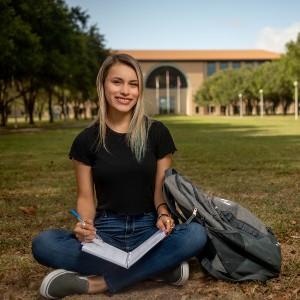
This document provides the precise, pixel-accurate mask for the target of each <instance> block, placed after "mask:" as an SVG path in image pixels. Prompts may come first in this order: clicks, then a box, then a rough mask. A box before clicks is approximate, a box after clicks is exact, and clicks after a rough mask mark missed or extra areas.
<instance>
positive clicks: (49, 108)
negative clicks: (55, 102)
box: [47, 88, 54, 123]
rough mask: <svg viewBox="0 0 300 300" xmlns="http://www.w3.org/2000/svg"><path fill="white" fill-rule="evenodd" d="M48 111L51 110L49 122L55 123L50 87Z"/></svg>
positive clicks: (49, 89)
mask: <svg viewBox="0 0 300 300" xmlns="http://www.w3.org/2000/svg"><path fill="white" fill-rule="evenodd" d="M47 91H48V111H49V122H50V123H54V118H53V111H52V89H51V88H48V89H47Z"/></svg>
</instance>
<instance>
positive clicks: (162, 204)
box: [156, 203, 167, 212]
mask: <svg viewBox="0 0 300 300" xmlns="http://www.w3.org/2000/svg"><path fill="white" fill-rule="evenodd" d="M162 205H165V206H167V203H161V204H159V205H158V206H157V207H156V211H157V212H158V209H159V208H160V207H161V206H162Z"/></svg>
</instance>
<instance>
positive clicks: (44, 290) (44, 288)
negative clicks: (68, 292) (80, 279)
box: [40, 269, 76, 299]
mask: <svg viewBox="0 0 300 300" xmlns="http://www.w3.org/2000/svg"><path fill="white" fill-rule="evenodd" d="M66 273H72V274H75V273H76V272H71V271H66V270H64V269H58V270H55V271H53V272H51V273H49V274H48V275H47V276H46V277H45V278H44V280H43V281H42V284H41V287H40V294H41V295H42V296H43V297H45V298H47V299H58V298H57V297H53V296H51V295H49V294H48V287H49V285H50V283H51V282H52V281H53V280H54V279H55V278H56V277H58V276H60V275H62V274H66Z"/></svg>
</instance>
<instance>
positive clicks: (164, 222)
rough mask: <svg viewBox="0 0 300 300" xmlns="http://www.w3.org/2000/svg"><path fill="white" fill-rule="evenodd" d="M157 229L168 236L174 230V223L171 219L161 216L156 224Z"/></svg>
mask: <svg viewBox="0 0 300 300" xmlns="http://www.w3.org/2000/svg"><path fill="white" fill-rule="evenodd" d="M156 226H157V228H159V229H160V230H162V231H164V232H165V233H166V235H169V234H170V233H171V232H172V230H173V229H174V228H175V222H174V220H173V219H172V218H171V217H168V216H161V217H160V218H159V219H158V220H157V222H156Z"/></svg>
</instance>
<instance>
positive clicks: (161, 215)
mask: <svg viewBox="0 0 300 300" xmlns="http://www.w3.org/2000/svg"><path fill="white" fill-rule="evenodd" d="M163 216H165V217H170V216H169V215H167V214H160V215H159V216H158V217H157V221H158V220H159V219H160V218H161V217H163Z"/></svg>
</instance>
